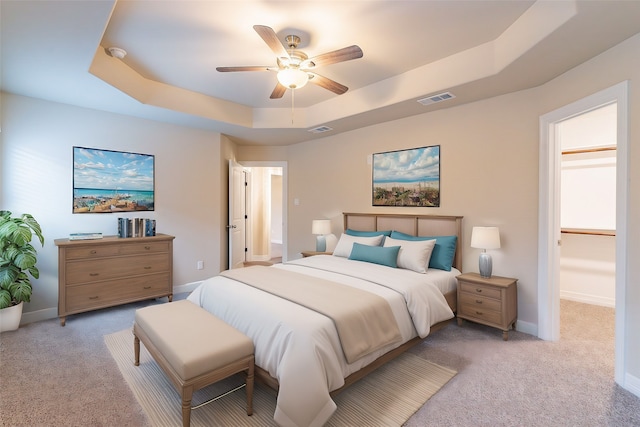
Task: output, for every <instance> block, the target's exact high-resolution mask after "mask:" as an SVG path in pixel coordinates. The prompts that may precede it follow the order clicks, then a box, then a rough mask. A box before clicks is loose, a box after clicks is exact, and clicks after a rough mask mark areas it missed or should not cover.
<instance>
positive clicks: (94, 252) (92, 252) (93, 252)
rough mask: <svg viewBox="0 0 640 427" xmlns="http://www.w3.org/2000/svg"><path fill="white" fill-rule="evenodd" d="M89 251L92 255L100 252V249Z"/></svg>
mask: <svg viewBox="0 0 640 427" xmlns="http://www.w3.org/2000/svg"><path fill="white" fill-rule="evenodd" d="M89 253H90V254H91V255H95V254H97V253H98V251H96V250H92V251H91V252H89Z"/></svg>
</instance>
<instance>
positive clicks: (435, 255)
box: [390, 231, 458, 271]
mask: <svg viewBox="0 0 640 427" xmlns="http://www.w3.org/2000/svg"><path fill="white" fill-rule="evenodd" d="M390 237H391V238H392V239H398V240H432V239H436V245H435V246H434V248H433V252H431V258H430V259H429V268H437V269H438V270H445V271H451V267H453V258H454V257H455V255H456V244H457V242H458V236H411V235H410V234H405V233H401V232H399V231H393V232H391V236H390Z"/></svg>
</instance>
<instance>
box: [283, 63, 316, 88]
mask: <svg viewBox="0 0 640 427" xmlns="http://www.w3.org/2000/svg"><path fill="white" fill-rule="evenodd" d="M278 81H279V82H280V84H281V85H282V86H284V87H286V88H289V89H300V88H301V87H303V86H304V85H306V84H307V82H308V81H309V75H308V74H307V73H305V72H304V71H302V70H300V69H299V68H285V69H283V70H280V71H278Z"/></svg>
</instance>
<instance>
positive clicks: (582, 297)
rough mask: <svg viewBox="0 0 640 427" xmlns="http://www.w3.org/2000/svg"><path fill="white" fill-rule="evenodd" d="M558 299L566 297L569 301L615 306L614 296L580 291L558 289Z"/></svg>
mask: <svg viewBox="0 0 640 427" xmlns="http://www.w3.org/2000/svg"><path fill="white" fill-rule="evenodd" d="M560 299H566V300H569V301H575V302H581V303H584V304H592V305H600V306H603V307H611V308H615V306H616V300H615V299H614V298H609V297H604V296H599V295H589V294H583V293H580V292H572V291H562V290H561V291H560Z"/></svg>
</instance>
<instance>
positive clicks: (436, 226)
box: [343, 212, 463, 271]
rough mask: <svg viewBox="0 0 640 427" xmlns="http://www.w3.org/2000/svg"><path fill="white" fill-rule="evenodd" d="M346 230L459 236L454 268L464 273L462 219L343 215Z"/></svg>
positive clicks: (422, 216)
mask: <svg viewBox="0 0 640 427" xmlns="http://www.w3.org/2000/svg"><path fill="white" fill-rule="evenodd" d="M343 216H344V229H345V230H346V229H348V228H350V229H352V230H361V231H386V230H394V231H399V232H401V233H405V234H410V235H412V236H454V235H455V236H458V242H457V245H456V255H455V258H454V259H453V266H454V267H455V268H457V269H458V270H460V271H462V218H463V217H461V216H448V215H409V214H375V213H347V212H344V213H343Z"/></svg>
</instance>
